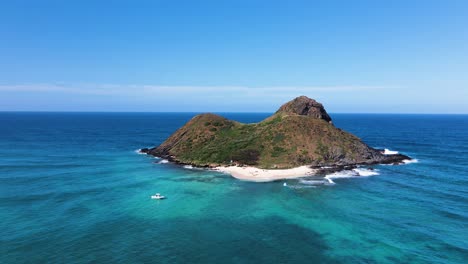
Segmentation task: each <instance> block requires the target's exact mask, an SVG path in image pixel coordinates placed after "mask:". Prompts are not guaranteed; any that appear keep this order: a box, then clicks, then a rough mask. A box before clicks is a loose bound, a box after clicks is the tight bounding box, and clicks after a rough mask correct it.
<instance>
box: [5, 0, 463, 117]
mask: <svg viewBox="0 0 468 264" xmlns="http://www.w3.org/2000/svg"><path fill="white" fill-rule="evenodd" d="M467 28H468V1H450V0H448V1H322V2H319V1H271V0H270V1H253V0H250V1H242V0H236V1H201V0H200V1H176V0H170V1H84V0H82V1H45V0H44V1H20V0H18V1H2V2H1V3H0V36H1V41H0V111H17V110H25V111H189V112H191V111H195V112H206V111H216V112H226V111H234V112H237V111H243V112H245V111H247V112H251V111H252V112H271V111H274V110H276V108H278V106H279V105H280V104H281V103H283V102H285V101H287V100H290V99H292V98H293V97H295V96H298V95H307V96H309V97H312V98H315V99H317V100H318V101H320V102H322V103H323V104H324V105H325V107H326V108H327V110H328V111H329V112H349V113H353V112H364V113H468V74H467V73H468V30H467Z"/></svg>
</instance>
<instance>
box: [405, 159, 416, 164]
mask: <svg viewBox="0 0 468 264" xmlns="http://www.w3.org/2000/svg"><path fill="white" fill-rule="evenodd" d="M418 162H419V160H417V159H410V160H409V159H405V160H403V163H404V164H411V163H418Z"/></svg>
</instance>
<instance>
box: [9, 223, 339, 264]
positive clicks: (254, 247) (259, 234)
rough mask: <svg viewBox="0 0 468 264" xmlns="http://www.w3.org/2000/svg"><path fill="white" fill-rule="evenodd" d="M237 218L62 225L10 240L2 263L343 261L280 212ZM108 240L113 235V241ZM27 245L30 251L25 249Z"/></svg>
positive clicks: (324, 244)
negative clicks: (58, 229)
mask: <svg viewBox="0 0 468 264" xmlns="http://www.w3.org/2000/svg"><path fill="white" fill-rule="evenodd" d="M238 220H239V221H225V219H209V218H207V219H199V220H190V219H186V218H175V219H155V220H154V221H148V220H140V219H135V218H128V217H127V218H121V219H118V220H116V221H113V222H105V223H99V224H95V225H93V226H92V227H90V228H89V229H88V230H87V232H80V229H79V228H76V229H71V230H61V232H60V233H64V234H65V236H63V235H62V234H59V233H57V232H54V233H47V232H46V233H43V234H42V235H40V236H34V237H24V238H22V239H16V240H14V241H7V242H6V243H5V244H4V245H5V247H4V249H5V253H6V254H5V255H3V256H1V257H0V258H3V260H5V261H3V262H2V263H12V262H10V260H13V259H14V260H15V263H28V262H31V261H32V262H66V263H82V262H87V261H93V262H99V263H103V262H105V263H109V262H119V261H122V260H124V259H132V262H138V263H153V262H154V261H157V262H158V263H306V262H307V263H338V261H337V260H336V259H333V258H332V257H330V256H328V255H327V251H328V250H329V247H328V246H327V245H326V243H325V241H324V240H323V239H321V236H320V235H319V234H317V233H315V232H313V231H310V230H308V229H304V228H302V227H300V226H297V225H294V224H291V223H289V222H287V221H285V220H284V219H282V218H277V217H270V218H262V219H256V220H253V219H249V220H245V219H242V220H240V219H238ZM195 226H196V227H197V228H193V227H195ZM141 236H145V237H152V238H153V239H149V240H141V239H140V237H141ZM124 237H125V239H122V238H124ZM58 241H63V242H65V243H60V242H58ZM108 241H114V243H112V247H108V246H107V245H108V243H107V242H108ZM291 241H295V242H299V241H300V243H291ZM103 242H104V243H103ZM25 250H27V251H28V252H29V254H28V256H25V255H24V254H22V253H21V252H24V251H25Z"/></svg>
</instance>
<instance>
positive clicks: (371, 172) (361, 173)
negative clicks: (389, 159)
mask: <svg viewBox="0 0 468 264" xmlns="http://www.w3.org/2000/svg"><path fill="white" fill-rule="evenodd" d="M353 171H355V172H357V173H358V174H359V176H364V177H368V176H375V175H379V173H378V172H377V170H369V169H362V168H357V169H353Z"/></svg>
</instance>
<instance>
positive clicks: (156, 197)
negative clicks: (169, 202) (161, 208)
mask: <svg viewBox="0 0 468 264" xmlns="http://www.w3.org/2000/svg"><path fill="white" fill-rule="evenodd" d="M151 199H157V200H162V199H166V196H162V195H161V194H159V193H157V194H155V195H151Z"/></svg>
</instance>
